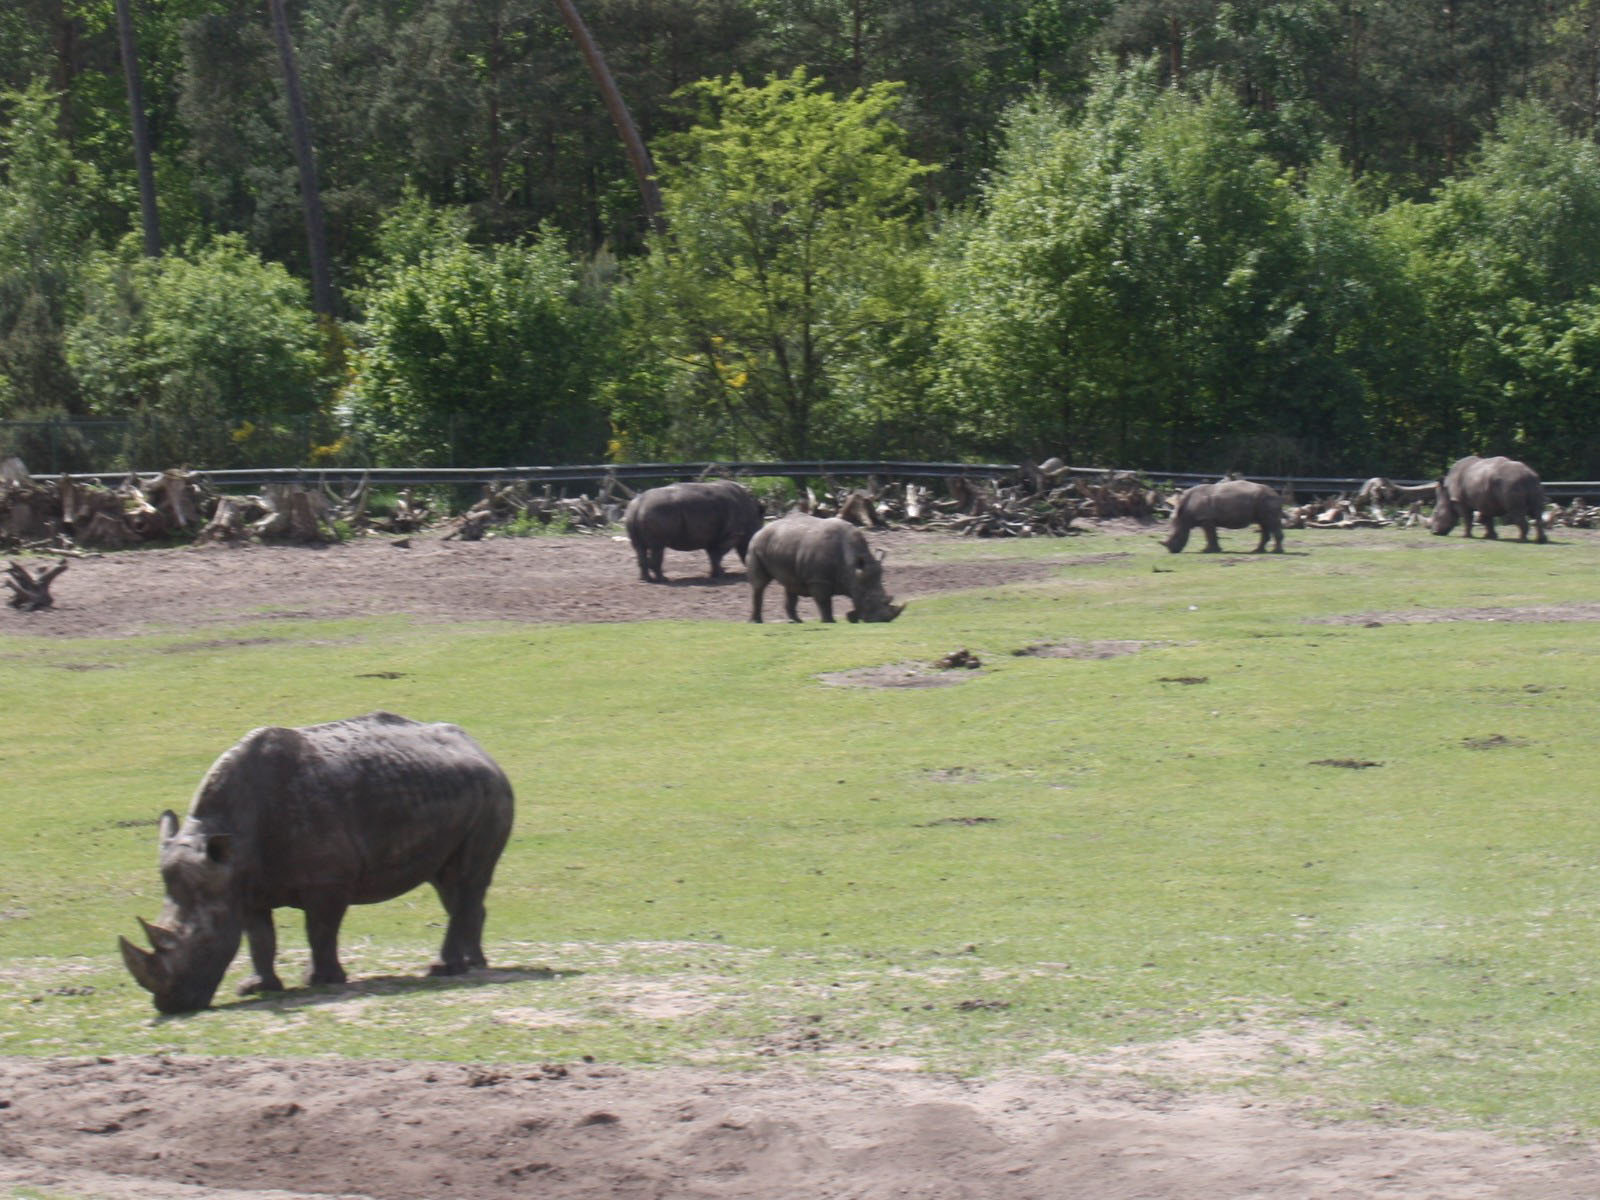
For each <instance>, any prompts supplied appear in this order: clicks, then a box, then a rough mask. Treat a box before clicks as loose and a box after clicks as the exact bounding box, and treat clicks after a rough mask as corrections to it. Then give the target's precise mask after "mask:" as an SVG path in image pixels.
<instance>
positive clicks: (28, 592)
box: [4, 558, 67, 612]
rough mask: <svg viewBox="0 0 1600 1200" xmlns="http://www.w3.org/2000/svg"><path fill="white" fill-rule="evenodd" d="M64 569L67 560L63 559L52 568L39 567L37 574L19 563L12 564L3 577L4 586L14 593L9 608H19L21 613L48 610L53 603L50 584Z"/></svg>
mask: <svg viewBox="0 0 1600 1200" xmlns="http://www.w3.org/2000/svg"><path fill="white" fill-rule="evenodd" d="M66 569H67V560H66V559H64V558H63V559H62V560H61V561H60V562H58V563H57V564H56V565H55V566H53V567H40V568H39V570H38V572H37V573H33V572H30V571H29V570H28V568H26V567H24V566H22V565H21V564H20V563H15V562H14V563H12V564H11V569H10V570H9V571H7V572H6V574H5V577H4V583H5V585H6V586H7V587H8V588H10V589H11V591H12V592H13V593H14V594H13V595H12V597H11V607H12V608H20V609H21V610H22V611H23V612H34V611H36V610H38V609H41V608H49V607H50V605H51V604H53V603H54V601H53V600H52V599H51V597H50V584H51V583H52V582H53V581H54V580H55V577H56V576H57V575H59V574H61V572H63V571H65V570H66Z"/></svg>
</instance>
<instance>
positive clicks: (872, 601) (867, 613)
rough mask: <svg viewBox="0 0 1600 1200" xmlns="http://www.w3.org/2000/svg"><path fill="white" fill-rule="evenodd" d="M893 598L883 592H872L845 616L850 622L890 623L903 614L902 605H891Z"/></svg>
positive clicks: (903, 607) (903, 608)
mask: <svg viewBox="0 0 1600 1200" xmlns="http://www.w3.org/2000/svg"><path fill="white" fill-rule="evenodd" d="M893 601H894V597H893V596H888V595H885V594H884V593H883V592H874V593H873V594H872V595H870V596H866V597H864V598H863V599H862V600H861V601H859V602H858V603H857V604H856V606H855V608H853V609H851V610H850V611H849V612H847V613H846V614H845V616H847V617H848V618H850V620H851V621H852V622H854V621H866V622H868V623H871V622H873V621H892V620H894V619H895V618H896V617H898V616H899V615H900V614H901V613H903V612H905V610H906V606H905V605H904V604H895V603H893Z"/></svg>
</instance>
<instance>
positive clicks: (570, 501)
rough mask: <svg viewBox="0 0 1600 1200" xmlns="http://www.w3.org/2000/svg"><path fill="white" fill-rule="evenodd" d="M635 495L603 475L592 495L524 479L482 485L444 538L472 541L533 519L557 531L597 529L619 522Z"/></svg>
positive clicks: (630, 490) (614, 479) (593, 530)
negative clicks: (570, 493) (534, 484)
mask: <svg viewBox="0 0 1600 1200" xmlns="http://www.w3.org/2000/svg"><path fill="white" fill-rule="evenodd" d="M633 496H634V492H633V490H632V489H631V488H629V487H627V486H626V485H624V484H623V483H622V482H620V481H619V480H617V479H616V478H615V477H613V476H610V475H608V476H606V478H605V480H604V481H603V482H602V483H601V485H600V488H599V490H598V491H597V492H596V493H595V495H594V497H593V498H592V499H591V498H590V497H588V496H568V495H567V494H566V492H565V491H564V490H563V491H562V492H561V493H560V494H559V495H557V494H555V492H554V489H553V488H552V487H551V486H550V485H549V484H545V485H544V487H543V488H542V489H540V490H539V491H538V492H534V490H533V489H532V488H530V487H529V486H528V484H527V483H526V482H517V483H513V484H511V485H510V486H508V487H494V486H489V487H485V488H484V490H483V498H482V499H481V500H479V501H478V502H477V503H476V504H474V505H473V506H472V507H471V508H469V509H468V510H467V511H466V512H464V513H462V514H461V516H459V517H457V518H456V519H455V520H454V522H453V523H452V528H451V529H450V531H449V532H448V533H446V534H445V535H444V536H445V540H447V541H448V540H449V539H451V538H460V539H461V540H462V541H464V542H475V541H477V540H478V539H479V538H481V537H483V536H484V535H485V534H486V533H489V532H491V531H492V530H495V529H497V528H503V527H507V526H511V527H513V528H515V527H518V526H523V525H526V524H527V523H528V522H536V523H537V524H538V525H539V526H541V527H550V526H552V525H553V526H554V527H555V528H556V530H557V531H565V532H574V531H576V532H598V531H600V530H604V529H608V528H610V527H611V526H613V525H618V524H621V522H622V513H623V510H624V509H625V508H627V505H628V501H629V500H631V499H632V498H633Z"/></svg>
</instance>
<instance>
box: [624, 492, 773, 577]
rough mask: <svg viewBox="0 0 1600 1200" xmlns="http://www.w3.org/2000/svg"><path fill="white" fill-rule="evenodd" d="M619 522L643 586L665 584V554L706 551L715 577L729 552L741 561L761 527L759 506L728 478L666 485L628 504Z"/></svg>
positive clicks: (756, 501)
mask: <svg viewBox="0 0 1600 1200" xmlns="http://www.w3.org/2000/svg"><path fill="white" fill-rule="evenodd" d="M622 524H623V527H624V528H626V529H627V531H628V540H629V541H630V542H632V543H633V552H634V554H635V555H636V556H637V557H638V559H639V578H640V579H642V580H644V581H645V582H646V583H665V582H666V580H667V577H666V576H665V575H664V574H663V573H662V571H661V560H662V558H664V557H665V555H666V552H667V551H668V550H704V551H705V552H706V557H707V558H709V559H710V560H711V578H713V579H715V578H717V577H718V576H719V575H721V574H722V557H723V555H725V554H727V553H728V551H729V550H736V551H738V553H739V561H740V562H743V561H744V559H745V553H746V552H747V551H748V550H749V547H750V539H751V538H752V537H754V536H755V532H756V530H758V529H760V528H761V502H760V501H759V500H757V499H756V498H755V497H754V496H752V495H751V494H750V492H749V491H748V490H747V489H746V488H744V487H743V486H741V485H740V484H737V483H734V482H733V481H732V480H731V479H713V480H711V481H709V482H706V483H670V484H668V485H667V486H666V487H658V488H650V489H649V490H648V491H643V492H640V493H639V494H638V495H637V496H635V497H634V498H633V499H632V500H630V501H628V508H627V511H626V512H624V513H623V514H622Z"/></svg>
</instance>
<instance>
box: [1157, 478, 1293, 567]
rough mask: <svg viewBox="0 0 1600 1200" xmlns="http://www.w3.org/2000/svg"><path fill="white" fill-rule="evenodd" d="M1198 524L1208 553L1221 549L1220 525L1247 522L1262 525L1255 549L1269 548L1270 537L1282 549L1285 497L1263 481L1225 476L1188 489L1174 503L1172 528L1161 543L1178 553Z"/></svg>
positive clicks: (1275, 548)
mask: <svg viewBox="0 0 1600 1200" xmlns="http://www.w3.org/2000/svg"><path fill="white" fill-rule="evenodd" d="M1197 525H1198V526H1199V527H1200V528H1201V529H1203V530H1205V534H1206V548H1205V551H1204V553H1206V554H1216V553H1217V552H1218V551H1220V550H1221V549H1222V545H1221V543H1219V542H1218V541H1217V528H1218V526H1221V527H1222V528H1223V529H1243V528H1244V527H1245V526H1247V525H1259V526H1261V541H1260V542H1258V543H1257V544H1256V548H1255V553H1257V554H1260V553H1261V551H1263V550H1265V549H1266V548H1267V539H1268V538H1271V539H1273V542H1274V545H1273V547H1272V549H1273V551H1274V552H1275V553H1278V554H1282V553H1283V497H1282V496H1280V495H1278V493H1277V492H1275V491H1273V490H1272V489H1271V488H1269V487H1268V486H1267V485H1266V484H1264V483H1251V482H1250V481H1249V480H1247V479H1225V480H1223V481H1222V482H1221V483H1202V484H1197V485H1196V486H1195V487H1192V488H1189V489H1187V490H1186V491H1184V492H1183V493H1182V494H1180V495H1179V496H1178V502H1177V503H1176V504H1175V505H1173V508H1172V523H1171V526H1170V528H1171V532H1170V533H1169V534H1168V535H1167V538H1166V540H1165V541H1163V542H1162V543H1161V544H1162V545H1163V546H1165V547H1166V548H1167V549H1168V550H1170V551H1172V553H1174V554H1177V553H1178V552H1179V551H1180V550H1182V549H1183V548H1184V546H1186V545H1188V543H1189V531H1190V530H1192V529H1193V528H1194V527H1195V526H1197Z"/></svg>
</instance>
